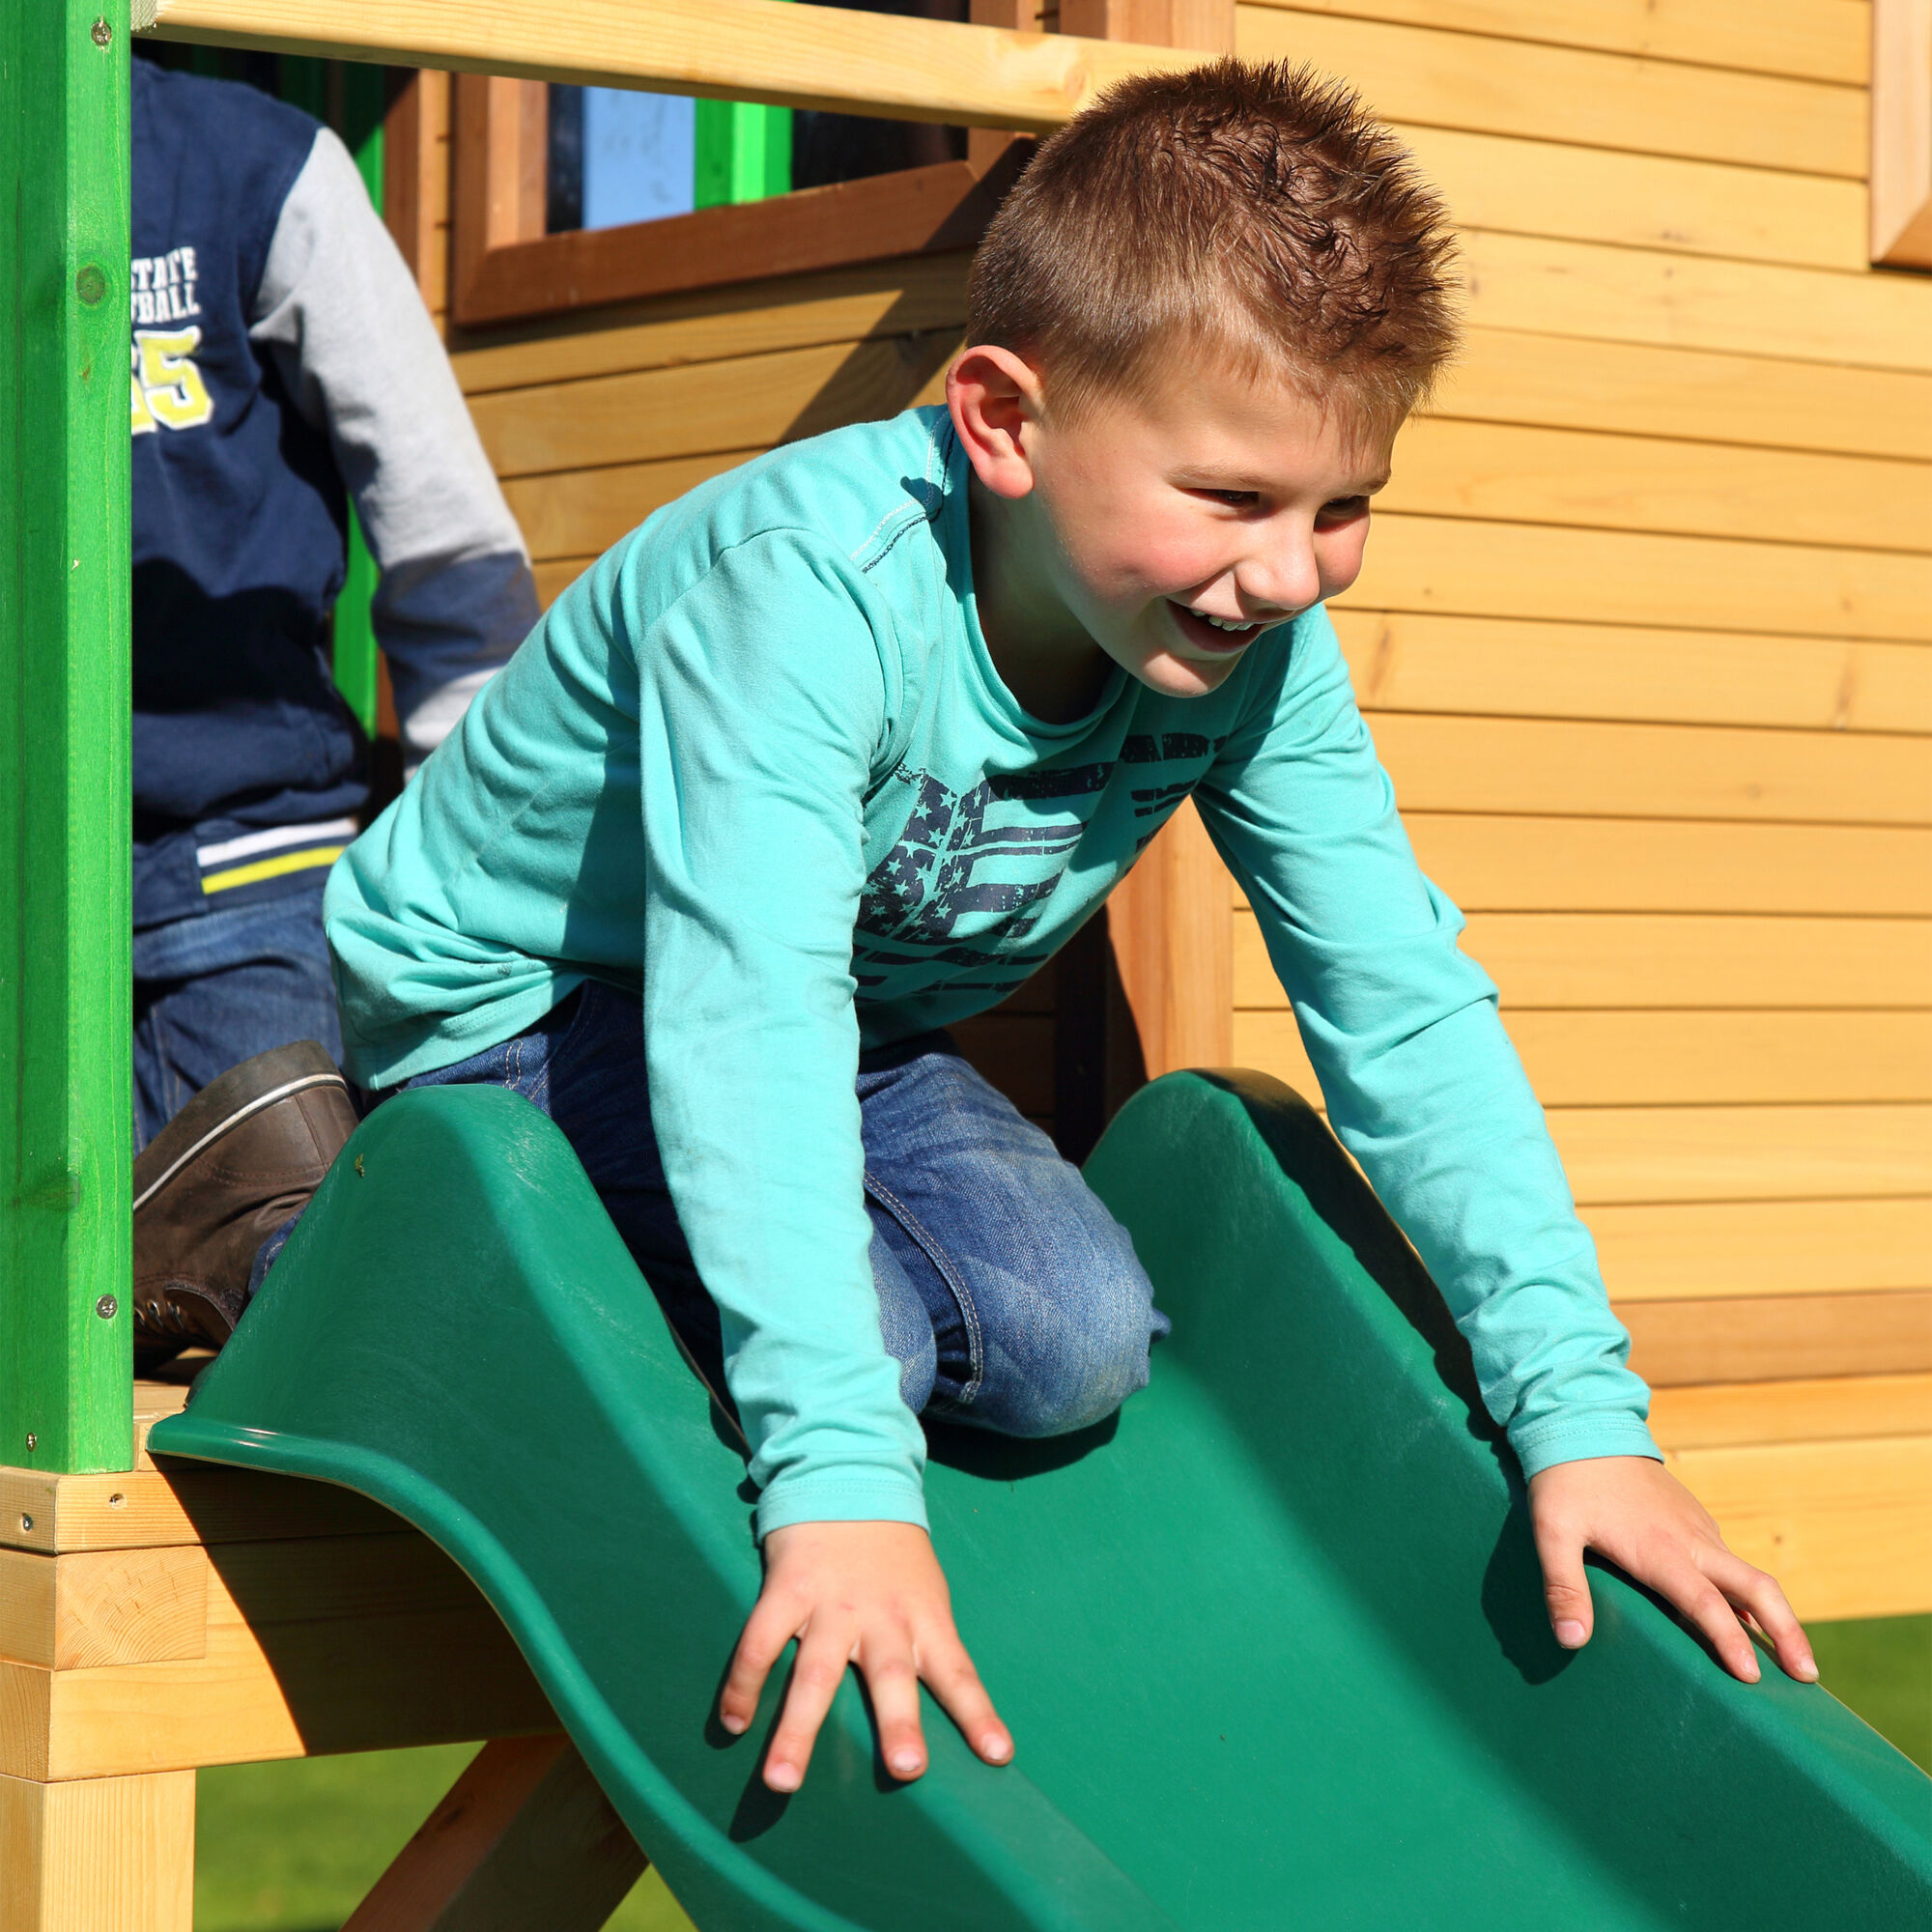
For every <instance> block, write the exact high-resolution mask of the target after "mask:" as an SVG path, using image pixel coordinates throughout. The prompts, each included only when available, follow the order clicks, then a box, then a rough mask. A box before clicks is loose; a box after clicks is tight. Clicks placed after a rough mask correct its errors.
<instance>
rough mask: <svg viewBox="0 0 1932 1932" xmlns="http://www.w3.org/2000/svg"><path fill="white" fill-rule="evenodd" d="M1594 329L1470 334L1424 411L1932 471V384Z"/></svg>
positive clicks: (1614, 323)
mask: <svg viewBox="0 0 1932 1932" xmlns="http://www.w3.org/2000/svg"><path fill="white" fill-rule="evenodd" d="M1563 313H1564V314H1565V315H1566V316H1567V315H1568V311H1567V310H1566V311H1564V312H1563ZM1576 319H1577V320H1578V321H1581V320H1583V319H1584V318H1583V317H1581V316H1578V317H1577V318H1576ZM1595 320H1596V323H1597V325H1598V326H1597V327H1596V328H1595V329H1594V330H1582V331H1577V330H1573V331H1572V332H1570V333H1567V334H1564V333H1550V334H1539V333H1537V332H1535V331H1534V330H1530V329H1524V328H1504V327H1484V326H1480V325H1479V326H1477V327H1472V328H1470V329H1468V330H1467V331H1465V333H1464V335H1463V350H1462V354H1461V355H1459V356H1458V357H1457V359H1456V361H1455V362H1454V363H1452V364H1451V365H1450V367H1449V369H1448V370H1447V371H1446V372H1445V373H1444V375H1443V378H1442V382H1441V384H1440V387H1439V388H1438V389H1437V391H1436V395H1435V401H1434V402H1433V403H1432V404H1431V405H1430V412H1431V413H1432V414H1435V415H1443V416H1458V417H1466V418H1469V419H1470V420H1473V421H1481V422H1518V423H1537V424H1543V425H1546V426H1548V427H1549V428H1552V429H1602V430H1616V431H1620V432H1623V433H1626V434H1634V435H1639V436H1656V437H1676V438H1685V439H1701V440H1706V441H1711V442H1735V443H1743V444H1745V445H1747V446H1750V447H1766V448H1789V449H1817V450H1836V451H1840V452H1842V453H1844V454H1846V455H1849V456H1889V457H1899V458H1904V459H1907V460H1910V461H1915V462H1920V463H1923V462H1926V461H1928V460H1932V376H1927V375H1924V374H1922V373H1919V372H1915V371H1910V370H1903V369H1857V368H1852V367H1850V366H1848V365H1846V364H1843V363H1832V362H1812V361H1795V360H1793V359H1791V358H1790V357H1788V356H1785V357H1773V356H1767V355H1733V354H1730V353H1727V352H1726V350H1725V349H1724V348H1723V346H1722V345H1721V344H1719V346H1718V347H1715V348H1683V347H1676V346H1671V345H1669V344H1668V343H1663V342H1653V341H1634V342H1614V341H1606V340H1604V339H1603V338H1604V337H1605V335H1608V334H1610V333H1613V332H1614V330H1615V329H1616V328H1617V327H1619V326H1620V324H1621V321H1622V318H1621V317H1619V316H1616V315H1599V316H1598V317H1597V318H1596V319H1595Z"/></svg>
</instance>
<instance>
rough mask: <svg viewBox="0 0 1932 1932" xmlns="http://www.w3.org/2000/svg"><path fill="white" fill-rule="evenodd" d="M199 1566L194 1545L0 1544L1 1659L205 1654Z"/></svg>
mask: <svg viewBox="0 0 1932 1932" xmlns="http://www.w3.org/2000/svg"><path fill="white" fill-rule="evenodd" d="M206 1572H207V1561H206V1559H205V1558H204V1557H203V1555H202V1553H201V1551H200V1550H199V1549H196V1548H193V1547H192V1546H178V1547H176V1548H166V1549H98V1550H86V1551H83V1552H80V1553H78V1554H74V1555H68V1556H43V1555H40V1554H38V1553H36V1552H33V1551H30V1550H25V1549H0V1657H6V1658H11V1659H13V1660H14V1662H19V1663H38V1664H42V1665H44V1666H45V1667H46V1668H48V1669H50V1670H80V1669H86V1668H89V1667H91V1666H93V1665H96V1664H105V1663H149V1662H165V1661H172V1660H175V1659H178V1658H187V1657H201V1656H204V1655H205V1654H206V1653H207V1649H208V1578H207V1575H206Z"/></svg>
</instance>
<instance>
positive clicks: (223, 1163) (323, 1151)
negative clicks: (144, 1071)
mask: <svg viewBox="0 0 1932 1932" xmlns="http://www.w3.org/2000/svg"><path fill="white" fill-rule="evenodd" d="M354 1132H355V1107H354V1106H353V1105H352V1104H351V1102H350V1098H349V1083H348V1082H347V1081H346V1080H344V1079H343V1077H342V1075H341V1073H340V1072H338V1071H337V1069H336V1065H335V1063H334V1062H333V1061H332V1060H330V1059H329V1057H328V1055H327V1053H326V1052H325V1051H324V1050H323V1049H322V1047H320V1046H319V1045H318V1044H317V1043H316V1042H315V1041H314V1040H312V1039H303V1040H298V1041H297V1042H296V1043H295V1044H294V1045H293V1046H278V1047H276V1048H275V1049H274V1050H273V1052H271V1053H258V1054H257V1055H256V1056H255V1058H254V1059H253V1060H244V1061H243V1062H242V1063H241V1065H240V1066H232V1067H230V1068H229V1069H228V1071H227V1072H226V1073H224V1074H223V1075H222V1076H221V1078H220V1079H219V1080H216V1081H214V1082H213V1084H212V1085H210V1086H207V1087H204V1088H203V1089H202V1091H201V1092H200V1093H199V1094H196V1095H195V1096H194V1098H193V1099H192V1100H190V1101H189V1102H188V1103H187V1105H186V1106H185V1107H184V1108H183V1109H182V1110H181V1112H180V1113H179V1114H177V1115H176V1116H175V1117H174V1119H173V1120H171V1121H170V1122H168V1123H167V1125H166V1126H165V1127H163V1128H162V1129H161V1131H160V1132H159V1133H158V1134H156V1136H155V1138H154V1139H153V1140H152V1141H150V1142H149V1143H148V1145H147V1146H146V1147H145V1148H144V1149H142V1151H141V1152H140V1154H139V1155H138V1156H137V1157H136V1159H135V1162H134V1358H135V1363H136V1365H137V1367H140V1368H151V1367H154V1366H156V1364H158V1363H161V1362H164V1361H166V1360H167V1359H168V1358H169V1357H170V1356H171V1355H174V1354H178V1353H179V1352H180V1351H181V1350H183V1349H185V1348H187V1347H188V1346H189V1345H190V1344H192V1343H201V1344H204V1345H205V1346H207V1347H209V1348H211V1349H218V1348H220V1347H221V1345H222V1343H224V1342H225V1341H227V1339H228V1338H229V1336H230V1335H232V1334H233V1333H234V1332H235V1324H236V1322H238V1321H240V1320H241V1311H242V1309H243V1308H244V1307H245V1306H246V1304H247V1299H248V1274H249V1270H250V1269H251V1268H252V1267H253V1266H254V1263H255V1251H256V1249H257V1248H259V1247H260V1246H261V1245H262V1243H263V1242H264V1241H265V1240H267V1239H268V1237H269V1236H270V1235H272V1234H273V1233H274V1232H275V1230H276V1229H277V1228H279V1227H280V1226H281V1225H282V1223H283V1222H284V1221H286V1220H288V1219H289V1217H290V1216H291V1215H293V1214H298V1213H299V1212H300V1211H301V1209H302V1208H303V1207H304V1206H305V1205H306V1204H307V1202H308V1198H309V1196H310V1195H312V1194H313V1193H314V1192H315V1190H316V1189H317V1188H318V1187H319V1186H321V1184H322V1177H323V1176H324V1175H325V1174H327V1172H328V1164H329V1162H330V1161H332V1160H333V1159H334V1158H335V1156H336V1155H337V1154H338V1153H340V1152H341V1151H342V1144H343V1143H344V1142H345V1141H346V1140H347V1139H348V1138H349V1136H350V1135H351V1134H352V1133H354Z"/></svg>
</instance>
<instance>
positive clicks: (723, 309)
mask: <svg viewBox="0 0 1932 1932" xmlns="http://www.w3.org/2000/svg"><path fill="white" fill-rule="evenodd" d="M969 259H970V258H969V257H967V256H965V255H934V256H914V257H912V258H910V259H908V260H903V261H897V262H890V263H873V264H867V265H866V266H863V267H860V268H855V269H845V270H838V271H837V272H831V273H825V274H816V275H801V276H797V277H794V278H792V279H789V280H785V281H781V282H775V283H768V284H761V285H760V286H759V287H758V288H756V289H742V288H739V289H707V290H705V291H704V292H703V293H702V294H699V295H690V296H670V297H664V298H660V299H658V300H655V301H650V302H639V303H635V304H632V305H630V306H628V307H624V308H617V309H603V310H599V311H598V312H596V313H595V314H593V315H569V316H553V317H549V318H546V319H545V320H544V321H542V322H540V323H528V324H524V325H521V326H519V327H515V328H505V329H497V330H490V331H479V330H469V331H465V332H463V333H462V334H460V335H459V336H457V338H456V339H455V342H454V343H453V345H452V349H451V354H450V366H451V367H452V368H453V369H454V370H455V371H456V378H457V381H458V382H459V383H460V384H462V385H463V389H464V393H465V394H466V395H471V396H480V395H486V394H488V393H489V392H490V391H491V390H493V389H522V388H529V387H531V386H532V385H534V384H546V383H566V382H574V381H578V380H581V379H582V378H583V377H586V376H617V375H625V374H628V373H629V372H631V371H633V370H639V369H668V368H673V367H676V366H677V365H679V364H681V363H687V362H728V361H732V360H734V359H736V358H737V357H739V356H741V355H766V354H769V353H770V352H772V351H773V350H779V349H814V348H820V347H822V346H824V345H825V344H827V343H833V342H860V341H864V340H865V339H866V338H867V337H868V336H875V335H905V334H919V333H921V332H923V331H924V330H926V329H933V328H954V327H959V326H960V325H961V324H963V323H964V322H965V320H966V268H967V263H968V260H969ZM1928 386H1932V384H1928Z"/></svg>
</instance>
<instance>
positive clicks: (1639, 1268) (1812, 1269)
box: [1589, 1198, 1932, 1301]
mask: <svg viewBox="0 0 1932 1932" xmlns="http://www.w3.org/2000/svg"><path fill="white" fill-rule="evenodd" d="M1589 1224H1590V1232H1591V1234H1592V1235H1594V1236H1596V1241H1597V1253H1598V1256H1599V1258H1600V1260H1601V1261H1602V1263H1603V1265H1604V1277H1605V1280H1606V1281H1607V1282H1608V1283H1609V1285H1610V1293H1612V1294H1613V1295H1615V1296H1616V1297H1617V1299H1618V1300H1619V1301H1670V1300H1711V1299H1716V1298H1719V1297H1722V1296H1727V1295H1740V1296H1751V1295H1766V1294H1821V1293H1832V1294H1835V1293H1841V1292H1847V1291H1852V1290H1862V1291H1866V1292H1877V1291H1879V1290H1883V1289H1902V1288H1916V1289H1923V1288H1932V1198H1926V1199H1918V1200H1900V1201H1751V1202H1737V1201H1711V1202H1698V1203H1695V1204H1692V1205H1690V1206H1670V1207H1641V1208H1631V1207H1624V1208H1619V1207H1598V1208H1591V1210H1590V1214H1589Z"/></svg>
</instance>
